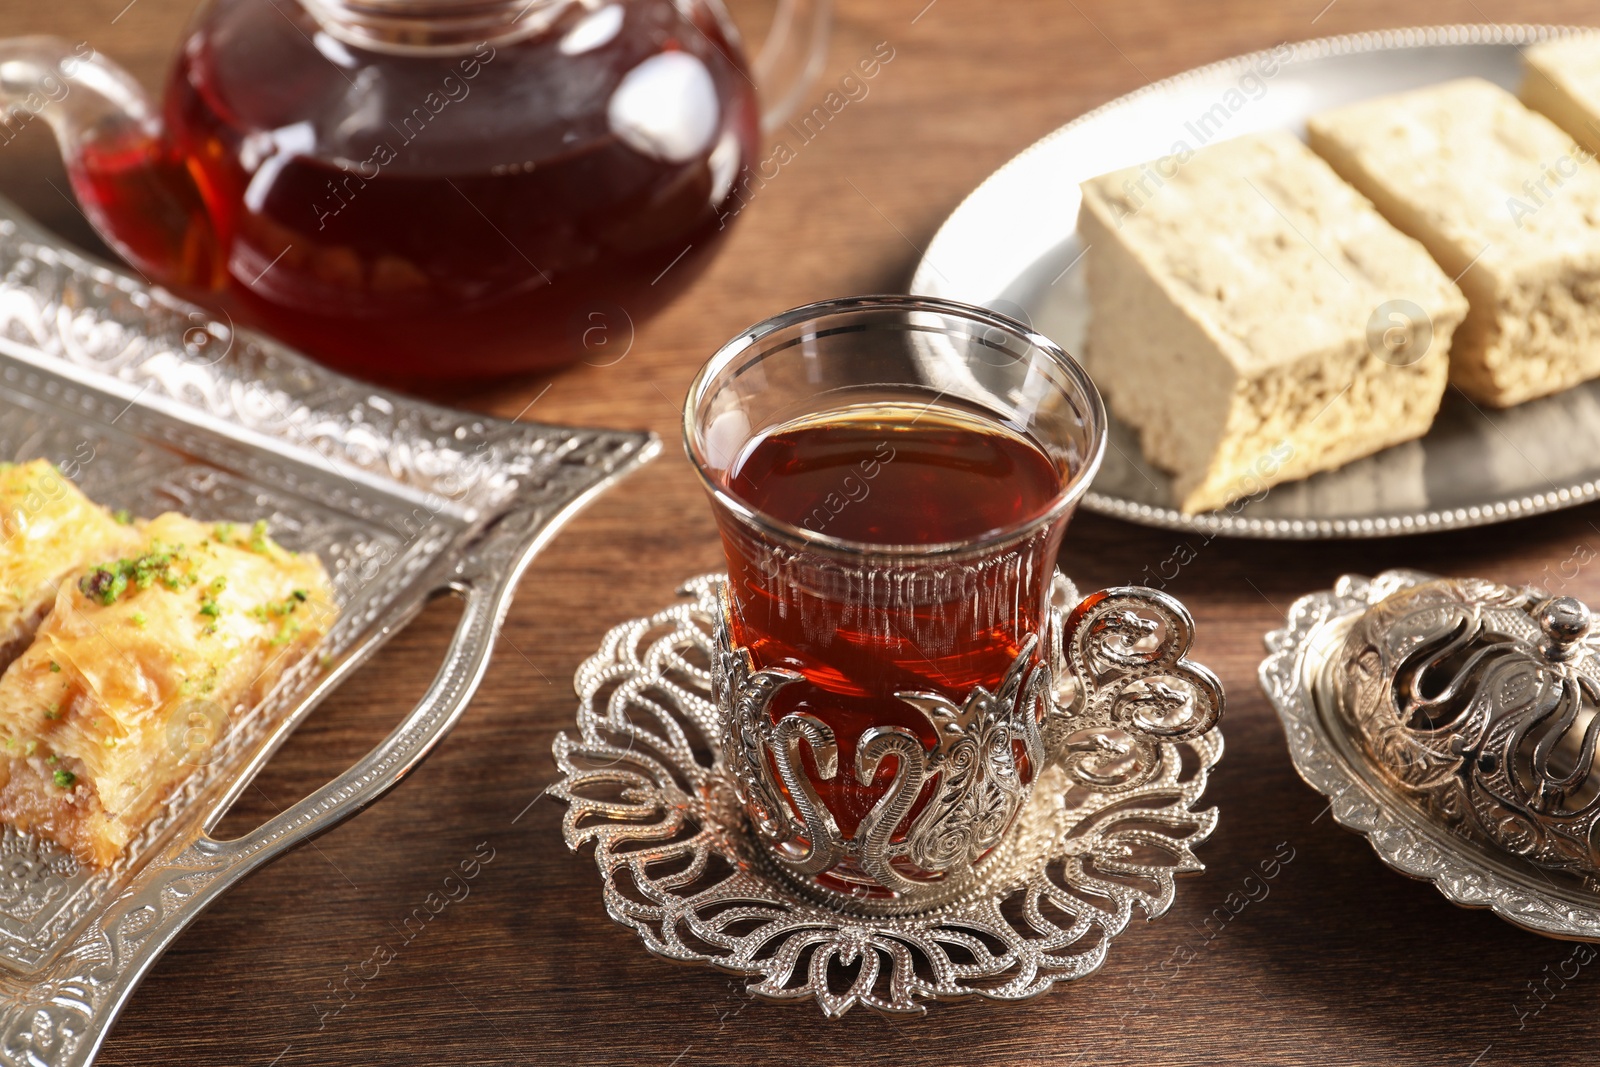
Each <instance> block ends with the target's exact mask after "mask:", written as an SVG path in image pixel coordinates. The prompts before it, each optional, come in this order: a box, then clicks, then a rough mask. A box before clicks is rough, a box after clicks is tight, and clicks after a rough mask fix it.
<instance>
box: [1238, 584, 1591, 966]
mask: <svg viewBox="0 0 1600 1067" xmlns="http://www.w3.org/2000/svg"><path fill="white" fill-rule="evenodd" d="M1591 624H1592V618H1591V614H1590V611H1589V609H1588V607H1586V606H1585V605H1584V604H1583V603H1581V602H1580V601H1578V600H1575V599H1573V598H1572V597H1565V596H1562V597H1553V596H1551V595H1550V594H1549V593H1548V592H1547V591H1545V590H1543V589H1540V588H1538V587H1535V586H1524V587H1511V586H1506V585H1501V584H1498V583H1495V582H1490V581H1485V580H1483V579H1479V578H1438V577H1435V576H1433V575H1428V574H1422V573H1420V572H1416V571H1388V572H1385V573H1383V574H1380V575H1378V576H1377V577H1375V578H1370V579H1369V578H1364V577H1361V576H1359V575H1345V576H1344V577H1342V578H1340V579H1339V581H1338V582H1337V583H1336V584H1335V586H1334V587H1333V588H1332V589H1329V590H1323V591H1321V592H1315V593H1311V594H1309V595H1307V596H1304V597H1301V598H1300V599H1299V600H1297V601H1296V602H1295V604H1294V606H1293V607H1292V608H1291V609H1290V612H1289V618H1288V624H1287V625H1286V626H1285V627H1284V628H1283V629H1281V630H1276V631H1274V632H1272V633H1270V634H1268V635H1267V648H1268V651H1269V655H1268V657H1267V659H1266V660H1265V661H1264V662H1263V663H1262V665H1261V683H1262V686H1263V688H1264V689H1265V690H1266V692H1267V695H1268V697H1269V698H1270V699H1271V701H1272V703H1273V705H1274V707H1275V708H1276V710H1277V712H1278V715H1279V717H1280V718H1281V719H1282V721H1283V726H1284V732H1285V735H1286V736H1287V739H1288V742H1289V751H1290V755H1291V756H1292V757H1293V759H1294V764H1295V769H1296V770H1297V771H1298V772H1299V773H1300V776H1301V777H1302V778H1304V779H1305V780H1306V782H1308V783H1309V784H1310V785H1311V786H1312V787H1313V788H1315V789H1316V790H1317V791H1318V792H1320V793H1322V794H1323V795H1324V796H1326V797H1327V798H1328V801H1329V808H1330V809H1331V811H1332V813H1333V816H1334V818H1335V819H1336V820H1337V821H1338V822H1339V823H1340V824H1341V825H1343V826H1345V827H1347V828H1349V829H1352V830H1355V831H1357V832H1359V833H1361V834H1363V835H1364V836H1365V837H1366V838H1367V840H1368V842H1369V843H1370V844H1371V845H1372V847H1373V849H1374V850H1375V851H1376V852H1377V853H1378V855H1379V857H1380V858H1382V859H1383V860H1384V862H1386V863H1388V864H1389V865H1390V866H1391V867H1394V868H1395V869H1396V870H1399V871H1401V872H1403V873H1405V874H1409V875H1411V876H1413V877H1416V878H1421V879H1425V880H1427V881H1431V882H1433V883H1434V884H1435V885H1436V886H1437V887H1438V888H1439V890H1440V891H1441V892H1442V893H1444V895H1445V896H1446V897H1448V898H1449V899H1450V900H1452V901H1454V902H1455V903H1457V904H1463V905H1466V906H1470V907H1487V908H1492V909H1493V910H1494V911H1495V912H1496V913H1497V914H1498V915H1500V916H1501V917H1502V918H1504V919H1507V920H1508V921H1510V922H1513V923H1516V924H1517V925H1519V926H1522V927H1525V928H1527V929H1530V930H1534V931H1536V932H1539V933H1543V934H1549V935H1553V936H1557V937H1568V938H1576V939H1582V940H1589V941H1600V769H1597V768H1596V766H1595V749H1596V747H1597V741H1600V714H1597V712H1600V626H1592V625H1591ZM1591 630H1594V631H1596V632H1595V633H1593V634H1591Z"/></svg>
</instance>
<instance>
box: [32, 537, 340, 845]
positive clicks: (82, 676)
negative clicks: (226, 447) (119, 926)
mask: <svg viewBox="0 0 1600 1067" xmlns="http://www.w3.org/2000/svg"><path fill="white" fill-rule="evenodd" d="M138 533H139V537H138V540H137V543H136V545H135V546H134V547H133V548H132V550H131V551H129V552H127V553H125V554H118V555H113V556H111V557H109V558H105V559H102V560H99V561H97V562H95V563H93V564H91V565H89V566H87V567H83V568H80V569H79V570H78V572H77V573H76V574H75V575H74V576H73V577H72V580H70V581H66V582H63V583H62V584H61V587H60V591H59V593H58V594H57V596H56V598H55V601H54V605H53V606H52V608H51V610H50V613H49V615H48V616H47V617H46V618H45V620H44V621H43V622H42V623H41V624H40V625H39V627H38V631H37V634H36V636H35V637H34V640H33V643H32V644H31V645H30V646H29V647H28V649H27V650H26V651H25V652H23V653H22V655H21V656H19V657H18V658H17V659H16V661H15V662H13V663H12V664H11V666H10V667H9V668H8V669H7V670H6V672H5V674H4V675H3V676H0V745H3V749H0V820H4V821H5V822H8V823H10V824H11V825H13V826H15V827H17V828H18V829H20V830H23V831H25V832H30V833H35V834H39V835H42V836H44V837H47V838H50V839H51V840H53V841H55V842H56V843H58V844H60V845H61V846H63V847H64V848H66V849H68V850H70V851H71V852H72V853H73V854H75V855H76V856H77V857H78V858H79V859H80V860H83V861H85V862H87V863H91V864H93V865H96V866H104V865H106V864H108V863H110V862H111V861H112V860H114V859H115V858H116V857H117V855H118V854H119V853H120V852H121V851H122V849H123V848H124V847H125V846H126V845H127V843H128V842H129V841H130V840H131V839H132V838H133V837H135V836H136V835H137V834H138V833H139V832H140V831H141V830H142V829H143V828H144V827H145V825H146V824H147V823H148V822H149V821H150V819H151V818H152V817H153V816H154V814H155V813H156V812H157V810H159V807H160V805H161V803H162V802H163V801H164V800H165V799H166V798H167V797H168V796H169V795H170V794H171V793H172V791H173V790H174V789H176V788H177V787H178V786H179V785H180V784H181V783H182V782H183V780H184V779H185V778H187V777H188V776H189V775H190V774H192V773H193V772H194V771H195V769H196V768H197V767H199V766H202V765H204V764H206V763H207V762H209V761H210V760H211V759H212V758H214V757H215V755H216V753H217V751H218V749H217V747H216V746H218V745H220V744H225V743H226V742H227V737H228V731H229V730H230V729H232V728H233V727H234V726H236V725H237V724H238V723H239V721H240V720H241V718H242V717H243V716H244V715H246V714H247V713H248V712H249V711H250V710H251V709H252V708H254V707H255V706H256V705H257V704H258V703H259V702H260V701H261V699H262V698H263V697H264V696H265V695H266V693H267V692H268V690H270V689H271V688H272V686H273V683H275V682H276V681H277V679H278V678H279V677H280V676H281V675H282V674H283V672H284V671H285V670H287V669H288V668H289V667H290V666H291V665H293V664H294V663H295V662H296V661H298V660H299V659H301V658H302V657H304V656H305V655H307V654H308V653H309V652H310V651H311V650H312V649H313V648H314V646H315V645H316V644H317V642H318V640H319V639H320V638H321V637H322V635H323V634H324V633H326V632H327V629H328V627H329V625H330V624H331V623H332V621H333V618H334V615H335V613H336V608H335V606H334V602H333V594H332V590H331V588H330V586H329V582H328V577H327V574H326V573H325V572H324V570H323V568H322V564H321V563H320V562H319V561H318V560H317V559H316V557H315V556H312V555H310V554H304V555H299V554H295V553H293V552H289V551H286V550H285V549H283V548H282V547H280V546H279V545H277V544H276V543H274V542H273V541H272V540H271V539H270V538H269V537H268V536H267V534H266V530H265V528H264V525H263V524H259V523H258V524H257V525H256V526H254V527H250V526H243V527H240V526H234V525H231V524H227V523H222V524H217V525H212V524H207V523H199V522H195V521H193V520H191V519H187V518H184V517H183V516H181V515H163V516H161V517H160V518H157V519H153V520H151V521H150V522H148V523H141V524H140V525H139V527H138Z"/></svg>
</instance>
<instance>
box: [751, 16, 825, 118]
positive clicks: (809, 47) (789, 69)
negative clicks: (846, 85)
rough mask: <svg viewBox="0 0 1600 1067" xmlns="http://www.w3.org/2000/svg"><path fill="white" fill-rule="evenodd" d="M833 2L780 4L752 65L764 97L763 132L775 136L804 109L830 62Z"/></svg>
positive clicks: (757, 87) (758, 89) (762, 111)
mask: <svg viewBox="0 0 1600 1067" xmlns="http://www.w3.org/2000/svg"><path fill="white" fill-rule="evenodd" d="M832 24H833V7H832V4H831V2H830V0H778V6H777V11H776V12H775V13H774V15H773V17H772V26H771V28H769V29H768V30H767V39H766V40H765V41H763V42H762V43H761V50H760V51H759V52H757V53H756V58H755V62H754V63H753V64H752V73H753V74H754V75H755V81H756V89H757V91H758V92H759V93H760V96H761V101H762V108H761V131H762V132H763V133H771V132H772V131H773V130H774V129H776V128H777V127H778V126H779V124H781V123H782V122H783V121H784V120H785V119H787V118H788V117H789V116H790V115H792V114H793V113H794V110H795V108H797V107H798V106H799V105H800V100H801V97H802V95H803V94H804V93H805V91H806V89H807V88H809V87H810V85H811V82H812V80H813V79H815V78H816V76H817V74H818V73H819V72H821V70H822V65H823V63H825V62H826V61H827V59H828V30H829V28H830V27H831V26H832Z"/></svg>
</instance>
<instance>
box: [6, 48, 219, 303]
mask: <svg viewBox="0 0 1600 1067" xmlns="http://www.w3.org/2000/svg"><path fill="white" fill-rule="evenodd" d="M0 115H3V116H4V118H5V120H6V121H7V122H8V123H9V124H11V125H13V126H15V125H17V124H18V122H19V121H22V122H26V121H31V120H32V119H35V118H42V119H44V120H45V121H46V122H47V123H49V125H50V129H51V131H52V132H53V133H54V134H55V137H56V143H57V144H58V145H60V147H61V154H62V157H63V159H64V160H65V162H66V167H67V175H68V177H69V178H70V180H71V182H72V189H73V192H74V193H76V194H77V197H78V201H79V203H80V204H81V206H82V208H83V211H84V214H85V215H86V216H87V217H88V219H89V221H90V223H91V224H92V225H93V226H94V228H95V230H96V231H97V232H98V233H99V234H100V236H101V237H102V238H103V239H104V240H105V242H106V243H107V244H109V245H110V246H111V247H112V248H114V249H116V250H117V252H118V253H119V254H121V255H122V257H123V258H124V259H126V260H127V261H128V263H129V264H131V265H132V266H133V268H134V269H135V270H137V271H138V272H139V273H140V274H142V275H143V276H144V277H145V279H146V280H147V281H150V282H153V283H158V284H164V285H169V286H172V287H174V288H178V289H180V290H184V291H187V292H194V291H195V290H197V289H202V290H203V289H209V288H213V287H214V284H215V282H214V279H215V275H216V271H217V262H216V260H217V257H216V255H215V245H216V242H215V237H214V234H213V231H212V227H211V223H210V220H209V217H208V215H207V213H206V211H205V205H204V201H203V200H202V198H201V196H200V193H199V190H198V188H197V187H196V186H195V183H194V181H193V179H192V178H190V176H189V173H188V171H187V169H186V168H185V167H184V166H183V163H182V161H181V160H180V159H178V158H176V156H175V155H174V153H173V152H172V151H171V149H170V146H169V145H168V144H167V141H166V138H165V136H164V134H163V130H162V125H161V121H160V119H159V118H158V116H157V114H156V110H155V107H154V105H153V104H152V102H151V100H150V97H149V96H148V95H147V94H146V93H145V91H144V89H143V88H142V87H141V86H140V85H139V83H138V82H136V81H135V80H134V79H133V77H132V75H130V74H128V72H127V71H125V70H123V69H122V68H121V67H119V66H117V65H116V64H115V63H113V62H111V61H110V60H108V59H106V58H105V57H104V56H102V55H100V53H98V52H96V51H95V50H94V49H93V48H92V47H91V46H90V45H89V44H88V42H86V41H85V42H81V43H78V44H73V43H72V42H70V41H67V40H65V39H63V38H60V37H13V38H9V39H6V40H0Z"/></svg>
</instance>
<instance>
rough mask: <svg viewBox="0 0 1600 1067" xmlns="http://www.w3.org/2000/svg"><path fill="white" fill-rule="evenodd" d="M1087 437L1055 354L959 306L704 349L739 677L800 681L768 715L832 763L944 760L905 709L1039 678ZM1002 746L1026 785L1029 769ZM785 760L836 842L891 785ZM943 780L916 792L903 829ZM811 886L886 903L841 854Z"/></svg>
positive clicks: (910, 309)
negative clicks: (915, 699)
mask: <svg viewBox="0 0 1600 1067" xmlns="http://www.w3.org/2000/svg"><path fill="white" fill-rule="evenodd" d="M1102 426H1103V416H1102V414H1101V410H1100V406H1099V399H1098V397H1097V396H1096V395H1095V394H1094V392H1093V387H1092V386H1091V385H1090V384H1089V382H1088V380H1087V378H1086V377H1084V376H1083V374H1082V371H1081V370H1079V369H1078V367H1077V365H1076V364H1074V363H1072V361H1071V360H1070V359H1069V358H1068V357H1067V356H1066V355H1065V354H1064V353H1062V352H1061V351H1060V350H1059V349H1058V348H1056V347H1055V346H1054V345H1052V344H1051V343H1050V342H1049V341H1047V340H1045V339H1044V338H1042V337H1040V336H1039V335H1037V334H1033V333H1031V332H1029V331H1027V330H1026V328H1025V327H1022V326H1021V325H1019V324H1017V323H1014V322H1011V321H1009V320H1006V319H1003V318H1000V317H998V316H994V315H992V314H990V313H988V312H984V311H980V310H978V309H975V308H967V307H965V306H963V305H956V304H949V303H945V302H941V301H928V300H919V299H915V298H909V297H898V298H894V297H885V298H861V299H856V300H846V301H839V302H834V303H830V304H825V305H814V306H812V307H809V308H801V309H799V310H797V311H794V312H790V313H788V314H787V315H783V316H779V317H778V318H776V319H773V320H769V321H768V322H767V323H764V324H762V325H761V326H758V327H755V328H753V329H752V330H751V331H749V332H748V333H746V334H745V335H743V336H741V337H740V338H738V339H737V340H736V341H734V342H733V343H731V344H730V345H729V346H727V347H725V348H724V349H723V350H722V351H721V352H719V353H718V354H717V356H716V357H714V358H713V360H712V361H711V363H710V364H708V366H707V367H706V368H705V370H704V371H702V372H701V375H700V377H699V378H698V379H697V381H696V383H695V385H694V387H693V388H692V390H691V393H690V397H689V401H688V407H687V410H686V436H687V443H688V447H689V451H690V455H691V457H692V458H693V459H694V460H695V462H696V465H697V467H698V468H699V470H700V472H701V474H702V476H703V477H704V479H705V481H706V485H707V488H708V490H709V491H710V493H711V496H712V500H713V504H714V510H715V513H716V518H717V522H718V526H719V528H720V530H721V533H722V537H723V542H724V547H725V549H726V553H727V558H728V567H729V583H728V588H727V593H728V605H729V609H730V610H729V619H728V625H729V629H730V631H731V637H732V640H733V642H734V644H735V645H738V646H741V647H743V648H744V649H746V650H748V652H749V654H750V658H751V662H752V666H753V667H754V668H756V669H758V670H760V669H780V670H788V671H794V672H798V674H799V675H800V676H801V677H800V678H799V679H798V680H796V681H794V682H793V683H792V684H788V685H785V686H784V687H783V688H781V689H780V690H778V691H777V692H776V694H775V696H774V697H773V699H772V701H771V704H770V705H769V707H768V714H770V716H771V718H772V720H773V721H774V722H777V721H779V720H781V719H783V718H784V717H785V716H790V715H792V714H794V713H796V712H800V713H803V714H805V715H806V716H809V717H811V718H814V719H815V720H816V721H818V722H820V723H822V724H825V725H826V727H827V728H828V729H829V730H830V731H831V734H832V738H833V739H834V741H835V742H836V747H837V758H836V763H837V767H838V768H854V767H856V766H857V756H858V752H857V749H858V746H859V745H860V743H861V739H862V738H863V736H867V737H871V736H872V734H873V733H874V732H881V731H883V730H885V729H892V728H899V729H901V730H904V731H908V732H909V733H911V734H913V735H915V736H916V737H917V739H918V740H919V741H920V742H921V743H922V745H923V746H924V748H926V749H927V750H929V751H932V750H933V749H934V748H935V747H936V746H937V745H938V744H939V742H940V739H939V737H938V736H937V733H936V730H935V727H934V725H933V724H932V722H931V721H930V720H929V718H928V717H927V716H926V715H924V714H923V713H922V712H921V711H919V709H918V708H917V707H916V706H915V705H914V704H913V703H912V702H908V701H907V700H906V699H904V698H905V695H906V694H938V695H940V696H943V697H945V698H947V699H948V700H949V701H950V702H952V703H953V704H954V705H957V706H959V705H961V704H962V703H963V701H964V700H966V698H967V696H968V694H970V693H971V692H972V691H973V690H974V689H975V688H978V687H982V688H983V689H985V690H987V691H988V692H989V693H996V692H998V691H999V690H1000V688H1001V685H1002V682H1003V679H1004V678H1005V677H1006V675H1007V672H1008V671H1009V670H1011V669H1012V668H1013V666H1014V665H1015V664H1017V663H1018V661H1019V659H1021V660H1022V661H1024V663H1037V662H1038V661H1039V660H1040V659H1041V658H1042V657H1043V655H1044V653H1045V650H1046V648H1047V647H1048V646H1047V643H1046V641H1047V635H1046V627H1047V620H1048V618H1049V610H1048V609H1049V597H1050V591H1051V576H1052V573H1053V569H1054V565H1055V557H1056V553H1057V550H1058V548H1059V547H1060V542H1061V536H1062V532H1063V529H1064V527H1065V524H1066V520H1067V518H1068V516H1069V514H1070V512H1071V510H1072V507H1073V505H1074V504H1075V503H1076V500H1077V498H1078V497H1079V496H1080V495H1081V493H1082V491H1083V489H1084V487H1085V486H1086V484H1087V481H1088V478H1089V476H1090V475H1091V474H1092V472H1093V470H1094V468H1095V467H1096V466H1097V464H1098V461H1099V456H1100V450H1101V434H1102ZM1042 713H1043V709H1042V708H1040V709H1039V714H1042ZM1010 744H1012V745H1013V746H1016V751H1015V752H1014V753H1013V755H1014V757H1015V765H1016V768H1017V771H1018V774H1019V776H1020V777H1021V778H1022V779H1023V781H1022V784H1023V785H1024V786H1028V785H1031V780H1032V777H1033V775H1034V773H1035V772H1036V768H1034V767H1032V766H1030V765H1029V762H1028V757H1027V754H1026V753H1025V752H1023V751H1022V750H1021V747H1020V746H1021V743H1020V742H1018V741H1011V742H1010ZM798 756H799V762H800V766H801V768H802V770H803V772H804V773H805V775H806V776H807V778H808V779H809V782H810V785H811V786H812V787H814V789H815V793H816V796H817V797H818V798H819V799H820V801H821V803H822V804H823V805H825V806H826V808H827V809H828V812H829V814H830V815H831V817H832V820H833V822H834V824H835V825H836V826H837V830H838V832H839V834H840V835H842V836H843V837H844V838H846V839H851V838H853V837H854V835H855V834H856V833H857V830H858V828H859V827H860V825H861V823H862V821H863V819H866V818H868V817H869V813H871V812H872V811H873V809H874V808H875V806H878V805H879V804H880V802H881V801H883V799H884V797H885V795H886V793H887V791H889V790H890V789H891V788H892V786H893V784H894V780H895V776H896V774H897V773H898V772H899V767H898V765H897V761H896V760H895V759H894V758H889V759H884V760H882V761H880V762H878V763H877V765H876V770H875V771H874V772H873V773H871V774H868V775H865V776H864V777H865V780H863V779H862V776H858V775H856V774H852V773H842V772H839V771H837V769H835V773H832V774H824V773H822V768H819V767H818V766H817V760H816V754H815V751H814V750H813V749H811V748H808V747H804V746H802V747H800V748H799V750H798ZM938 786H939V782H938V781H937V780H930V781H928V782H927V783H926V784H925V785H924V787H923V788H922V790H921V793H920V794H919V795H918V796H917V797H916V799H915V800H914V801H913V802H912V803H911V804H910V806H909V807H908V808H907V809H906V810H905V812H904V815H903V818H902V820H901V821H902V823H903V824H905V825H909V824H910V823H911V822H913V821H914V820H915V819H916V818H917V817H918V815H919V813H920V812H921V810H922V809H923V807H924V806H925V805H926V804H928V803H929V800H930V797H931V796H932V794H933V793H934V791H935V790H936V789H937V788H938ZM789 802H791V803H792V802H793V799H792V798H790V801H789ZM901 831H903V827H901V828H898V829H897V832H901ZM902 867H903V868H904V869H903V870H902V873H904V874H905V875H906V876H907V877H910V878H923V877H926V878H930V879H931V878H936V877H938V876H937V875H935V874H933V873H932V872H919V871H916V870H915V869H912V868H909V867H906V866H905V864H904V863H903V862H902ZM814 877H815V879H816V881H817V883H818V884H820V885H822V886H824V887H826V888H829V889H832V890H836V891H839V892H846V893H850V894H852V895H855V896H868V897H871V896H891V895H893V893H892V890H891V889H890V888H889V887H886V886H883V885H881V884H879V883H878V880H876V879H874V878H873V877H872V876H871V875H870V874H868V873H867V872H865V871H863V870H862V869H861V868H860V866H859V865H858V864H856V863H854V862H852V860H851V858H850V857H849V856H848V855H847V856H846V857H845V858H844V859H842V860H841V861H840V862H838V863H837V864H835V865H834V866H832V867H831V868H830V869H828V870H826V871H822V872H818V873H816V874H815V875H814Z"/></svg>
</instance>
